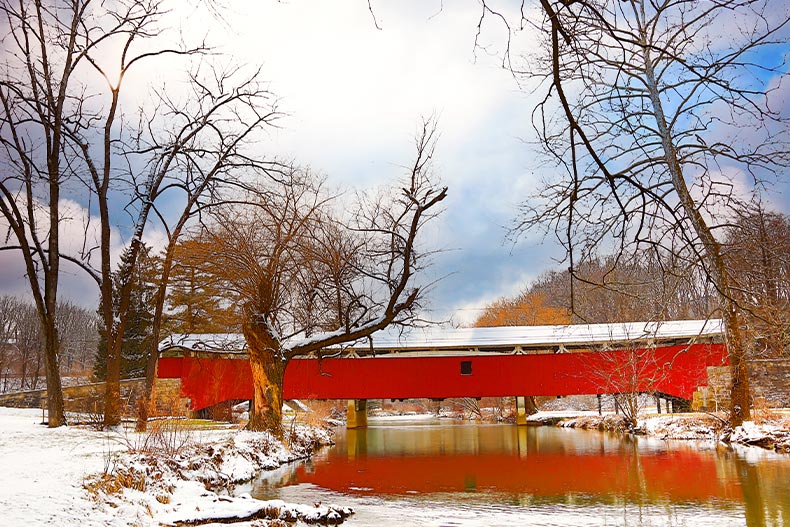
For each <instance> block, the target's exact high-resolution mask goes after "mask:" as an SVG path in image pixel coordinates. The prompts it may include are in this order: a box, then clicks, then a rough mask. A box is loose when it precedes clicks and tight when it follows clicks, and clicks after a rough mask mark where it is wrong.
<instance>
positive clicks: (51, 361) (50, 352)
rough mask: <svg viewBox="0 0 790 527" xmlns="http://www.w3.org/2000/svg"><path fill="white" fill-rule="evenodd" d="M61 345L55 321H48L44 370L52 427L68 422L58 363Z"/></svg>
mask: <svg viewBox="0 0 790 527" xmlns="http://www.w3.org/2000/svg"><path fill="white" fill-rule="evenodd" d="M59 347H60V346H59V342H58V331H57V328H56V327H55V324H54V322H52V323H49V321H48V323H47V324H46V327H45V328H44V372H45V374H46V379H47V414H48V426H49V427H50V428H55V427H58V426H63V425H65V424H66V417H65V410H64V407H63V388H62V386H61V382H60V371H59V364H58V351H59V350H58V348H59Z"/></svg>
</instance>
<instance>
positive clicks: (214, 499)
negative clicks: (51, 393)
mask: <svg viewBox="0 0 790 527" xmlns="http://www.w3.org/2000/svg"><path fill="white" fill-rule="evenodd" d="M40 421H41V411H40V410H30V409H12V408H0V467H2V470H0V524H2V525H8V526H10V527H16V526H20V527H21V526H25V527H36V526H44V525H49V526H51V525H58V526H71V525H74V526H77V525H79V526H81V527H82V526H86V527H94V526H102V527H120V526H140V527H149V526H150V527H153V526H159V525H168V524H178V523H179V522H185V521H187V522H207V521H209V520H210V519H218V520H220V519H228V518H250V521H245V522H242V523H235V524H234V525H239V526H247V527H251V526H256V527H258V526H262V525H273V526H276V525H283V523H282V522H280V521H277V520H275V521H273V522H269V521H268V520H262V519H257V520H252V518H253V517H255V518H278V517H279V518H283V519H287V520H295V519H300V520H302V521H303V522H312V521H317V520H322V521H327V520H329V521H334V522H339V521H342V519H343V518H344V517H345V516H347V515H348V514H350V513H351V511H350V510H348V509H344V508H341V507H331V506H317V507H314V506H312V505H310V506H307V505H294V504H287V503H283V502H280V501H271V502H263V501H259V500H255V499H252V498H250V497H249V496H240V497H234V496H230V495H229V494H228V491H229V490H231V489H232V488H233V485H234V484H235V483H236V482H241V481H244V480H249V479H250V478H252V477H253V476H254V475H255V474H256V473H257V472H258V471H260V470H261V469H265V468H274V467H276V466H278V465H280V464H281V463H284V462H288V461H290V460H293V459H296V458H299V457H305V456H307V455H309V454H310V453H311V452H312V451H313V449H314V447H315V445H316V443H317V442H321V441H326V440H328V436H325V435H323V436H322V432H319V431H317V429H308V428H306V427H304V428H299V427H297V428H295V429H294V431H295V432H296V433H294V434H293V436H292V437H290V438H289V441H290V445H289V446H285V445H283V444H282V443H281V442H280V441H278V440H275V439H273V438H271V437H270V436H268V434H254V433H249V432H239V431H235V430H233V431H232V430H212V431H204V432H200V433H194V432H190V433H185V432H184V429H183V427H182V428H181V429H180V430H178V429H174V428H168V429H160V430H159V431H158V432H157V433H154V434H151V433H149V434H145V435H141V434H134V433H127V432H111V433H106V432H97V431H95V430H90V429H87V428H79V427H61V428H56V429H49V428H47V427H45V426H43V425H41V424H40ZM130 449H131V450H132V451H134V453H131V454H130V453H129V450H130Z"/></svg>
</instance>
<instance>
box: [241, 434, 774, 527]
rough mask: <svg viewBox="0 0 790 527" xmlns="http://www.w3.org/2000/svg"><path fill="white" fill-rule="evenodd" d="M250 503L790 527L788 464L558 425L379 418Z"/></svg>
mask: <svg viewBox="0 0 790 527" xmlns="http://www.w3.org/2000/svg"><path fill="white" fill-rule="evenodd" d="M369 425H370V426H369V427H368V428H367V429H362V430H349V431H343V430H338V436H337V444H336V445H335V446H333V447H331V448H328V449H325V450H323V451H321V452H319V453H318V454H317V455H316V456H315V457H314V458H313V459H312V460H310V461H306V462H302V463H294V464H291V465H286V466H284V467H281V468H280V469H279V470H277V471H274V472H269V473H266V474H265V475H264V476H263V477H262V478H261V479H260V480H259V481H258V482H257V483H256V484H255V486H254V488H253V492H252V494H253V496H255V497H257V498H261V499H274V498H279V499H283V500H286V501H291V502H297V503H315V502H322V503H334V504H337V505H343V506H350V507H352V508H354V510H355V515H354V516H352V517H351V518H350V519H349V520H348V521H347V522H346V524H345V525H348V526H350V527H353V526H358V527H363V526H374V525H375V526H380V525H394V526H397V527H408V526H432V527H440V526H448V527H449V526H453V527H455V526H470V527H471V526H513V525H530V526H554V525H556V526H564V525H572V526H576V525H578V526H588V525H633V526H659V525H661V526H692V527H703V526H727V525H749V526H752V525H753V526H761V525H770V526H782V525H786V526H789V527H790V456H787V455H780V454H774V453H771V452H767V451H763V450H761V449H757V448H746V447H743V448H741V447H735V448H732V449H730V448H726V447H723V446H716V445H714V444H713V443H705V442H700V443H696V442H687V441H661V440H658V439H654V438H646V437H636V438H630V437H623V436H618V435H612V434H606V433H601V432H594V431H583V430H570V429H560V428H554V427H516V426H514V425H488V424H470V423H454V422H448V421H447V420H441V421H439V420H429V419H420V420H402V419H382V420H376V419H371V420H370V423H369Z"/></svg>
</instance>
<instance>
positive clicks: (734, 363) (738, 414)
mask: <svg viewBox="0 0 790 527" xmlns="http://www.w3.org/2000/svg"><path fill="white" fill-rule="evenodd" d="M644 59H645V77H646V81H647V82H646V87H647V90H648V92H649V94H650V101H651V103H652V112H653V115H654V117H655V119H656V125H657V127H658V132H659V135H660V137H661V143H662V147H663V150H664V156H665V158H666V164H667V167H668V168H669V173H670V176H671V178H672V187H673V188H674V189H675V192H676V193H677V195H678V198H679V199H680V203H681V205H682V207H683V210H684V211H685V213H686V215H687V216H688V218H689V221H690V222H691V225H692V226H693V227H694V231H695V232H696V234H697V236H698V237H699V239H700V241H701V242H702V246H703V248H704V254H703V258H704V260H706V263H707V267H708V273H709V275H710V277H711V278H712V280H713V283H714V284H715V286H716V288H717V290H718V293H719V297H720V298H721V302H722V311H723V318H724V326H725V330H726V333H727V350H728V353H729V358H730V373H731V376H732V385H731V387H730V424H731V425H732V426H740V425H741V424H743V422H744V421H745V420H748V419H749V418H750V406H751V401H750V397H749V374H748V371H747V369H746V362H745V350H744V345H743V339H742V337H741V328H740V321H739V316H738V307H737V306H736V305H735V300H734V299H733V289H732V287H731V279H730V275H729V271H728V269H727V266H726V264H725V262H724V258H723V256H722V249H721V244H720V243H719V242H718V241H717V240H716V238H715V237H714V236H713V233H712V232H711V229H710V227H709V226H708V224H707V222H706V221H705V219H704V218H703V217H702V214H701V213H700V210H699V207H698V204H697V203H696V202H695V200H694V198H693V197H692V196H691V192H689V189H688V186H687V185H686V180H685V179H684V174H683V168H682V166H681V164H680V161H679V157H678V152H677V149H676V148H675V145H674V144H673V142H672V133H671V132H670V130H669V126H668V124H667V120H666V116H665V114H664V109H663V106H662V102H661V98H660V95H659V91H658V83H657V81H656V77H655V72H654V70H653V64H652V61H651V57H650V52H649V50H648V49H646V50H645V56H644Z"/></svg>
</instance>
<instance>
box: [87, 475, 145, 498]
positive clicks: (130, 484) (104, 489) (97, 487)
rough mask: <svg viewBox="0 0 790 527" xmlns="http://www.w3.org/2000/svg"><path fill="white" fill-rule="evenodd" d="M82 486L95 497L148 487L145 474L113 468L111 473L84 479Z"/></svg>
mask: <svg viewBox="0 0 790 527" xmlns="http://www.w3.org/2000/svg"><path fill="white" fill-rule="evenodd" d="M83 487H85V489H86V490H87V491H88V492H89V493H90V494H91V496H93V497H94V498H95V499H100V498H102V497H103V496H111V495H113V494H118V493H119V492H121V491H122V490H123V489H133V490H139V491H140V492H144V491H145V489H146V488H147V487H148V481H147V478H146V475H145V474H143V473H141V472H138V471H136V470H133V469H121V470H115V471H113V472H112V473H111V474H106V473H104V474H97V475H95V476H92V477H90V478H88V479H86V480H85V482H84V483H83Z"/></svg>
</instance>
